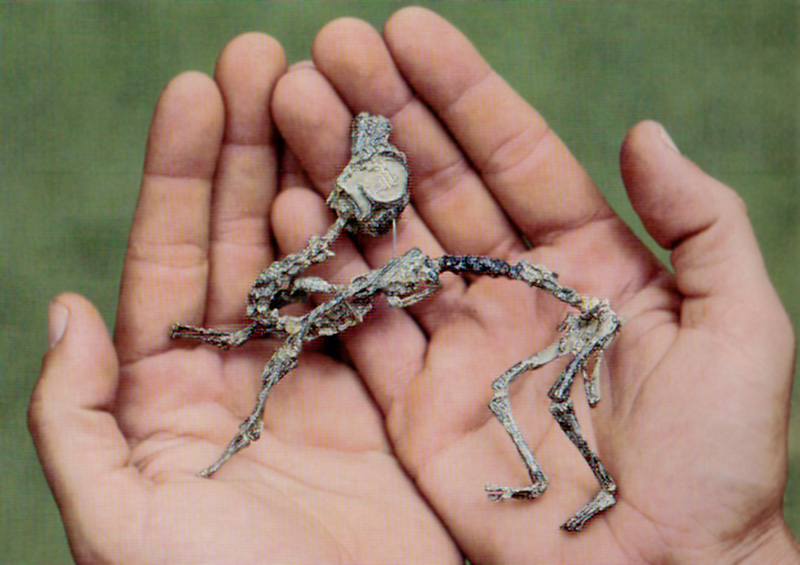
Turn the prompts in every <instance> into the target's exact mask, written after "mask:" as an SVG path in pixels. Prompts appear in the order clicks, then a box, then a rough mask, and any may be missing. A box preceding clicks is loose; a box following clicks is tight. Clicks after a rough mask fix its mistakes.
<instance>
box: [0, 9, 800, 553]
mask: <svg viewBox="0 0 800 565" xmlns="http://www.w3.org/2000/svg"><path fill="white" fill-rule="evenodd" d="M402 5H403V3H392V2H373V3H367V2H352V3H351V2H334V3H308V2H290V3H284V2H277V3H268V2H265V3H251V2H241V3H239V2H229V3H223V2H202V3H195V2H187V3H177V2H169V3H142V2H136V3H129V4H123V3H108V4H106V3H71V2H65V3H37V2H32V3H4V4H0V120H2V121H0V124H1V126H0V127H1V129H0V198H2V200H1V201H0V238H1V239H0V241H2V259H0V269H2V273H0V375H1V376H0V561H2V562H5V563H52V562H68V561H70V556H69V552H68V549H67V545H66V541H65V537H64V533H63V528H62V525H61V523H60V520H59V517H58V514H57V511H56V507H55V504H54V502H53V500H52V497H51V495H50V493H49V490H48V489H47V487H46V485H45V482H44V479H43V477H42V474H41V471H40V470H39V464H38V462H37V460H36V456H35V453H34V450H33V447H32V445H31V442H30V439H29V436H28V433H27V429H26V425H25V409H26V405H27V400H28V396H29V394H30V391H31V388H32V386H33V383H34V381H35V379H36V375H37V373H38V369H39V364H40V359H41V355H42V353H43V352H44V348H45V341H46V327H45V316H46V310H47V303H48V301H49V299H50V298H51V297H52V296H53V295H55V294H56V293H58V292H61V291H65V290H72V291H76V292H79V293H82V294H83V295H85V296H87V297H89V298H90V299H91V300H92V301H94V303H95V304H96V305H97V306H98V307H99V309H100V311H101V312H102V313H103V316H104V317H105V319H106V321H107V322H108V324H109V325H110V326H112V325H113V322H114V310H115V305H116V299H117V294H116V293H117V286H118V282H119V276H120V270H121V266H122V257H123V252H124V249H125V242H126V234H127V230H128V226H129V224H130V221H131V217H132V213H133V208H134V204H135V201H136V195H137V190H138V183H139V175H140V171H141V164H142V160H143V153H144V146H145V139H146V135H147V127H148V122H149V119H150V116H151V112H152V109H153V106H154V104H155V101H156V99H157V96H158V94H159V91H160V90H161V88H162V87H163V86H164V84H165V83H166V82H167V81H168V80H169V79H170V78H171V77H172V76H174V75H175V74H177V73H179V72H181V71H185V70H188V69H197V70H201V71H204V72H207V73H209V74H210V73H211V72H212V70H213V66H214V61H215V58H216V56H217V54H218V53H219V51H220V50H221V49H222V47H223V46H224V45H225V43H227V42H228V41H229V40H230V39H232V38H233V37H235V36H236V35H238V34H240V33H243V32H246V31H251V30H260V31H264V32H267V33H270V34H272V35H273V36H275V37H276V38H277V39H278V40H279V41H280V42H281V43H282V44H283V45H284V46H285V48H286V51H287V54H288V58H289V60H290V62H294V61H298V60H301V59H304V58H307V57H308V56H309V50H310V45H311V41H312V39H313V37H314V35H315V33H316V32H317V31H318V30H319V29H320V28H321V27H322V26H323V25H324V24H325V23H326V22H328V21H330V20H332V19H335V18H336V17H340V16H356V17H360V18H363V19H366V20H368V21H369V22H371V23H372V24H373V25H374V26H376V27H378V28H380V27H381V26H382V25H383V22H384V21H385V20H386V18H387V17H388V16H389V15H390V14H391V13H392V12H393V11H394V10H396V9H397V8H399V7H400V6H402ZM425 5H427V6H429V7H431V8H433V9H434V10H436V11H438V12H439V13H440V14H442V15H443V16H445V17H447V18H448V19H450V21H452V22H453V23H454V24H455V25H456V26H457V27H459V28H460V29H462V30H463V31H464V32H465V33H466V35H467V36H469V37H470V39H472V41H473V42H474V43H475V44H476V45H477V47H478V49H479V50H480V51H481V52H482V53H483V55H484V56H485V57H486V58H487V59H488V60H489V62H490V63H491V64H492V65H493V66H494V67H495V68H496V69H497V70H498V72H499V73H500V74H501V75H503V76H504V77H505V78H506V79H507V80H508V81H509V82H510V83H511V85H512V86H513V87H514V88H516V89H517V90H518V91H519V92H520V93H521V94H522V95H523V96H524V97H525V98H526V99H528V100H529V101H530V102H531V103H533V104H534V105H535V106H536V107H537V108H538V109H539V110H540V111H541V112H542V113H543V114H544V116H545V117H546V118H547V119H548V120H549V122H550V123H551V125H552V126H553V128H554V129H555V130H556V131H557V132H558V133H559V134H560V135H561V137H562V138H563V139H564V140H565V142H566V143H567V145H568V146H570V148H571V149H572V150H573V151H574V153H575V154H576V155H577V157H578V158H579V160H580V161H582V162H583V163H584V165H585V166H586V168H587V169H588V171H589V173H590V174H591V175H592V177H593V178H594V179H595V181H596V182H597V183H598V185H599V186H600V187H601V189H602V190H603V192H604V194H606V195H607V198H608V199H609V200H610V202H611V203H612V204H613V205H614V207H615V208H616V209H617V210H618V211H619V212H620V214H622V216H623V217H624V218H625V219H626V220H627V221H628V222H629V223H630V224H631V225H633V226H634V227H635V229H636V230H637V232H638V233H640V234H642V233H643V232H642V229H641V226H640V224H639V222H638V220H637V219H636V217H635V215H634V214H633V212H632V210H631V208H630V206H629V204H628V203H627V201H626V198H625V195H624V191H623V188H622V183H621V180H620V177H619V170H618V152H619V146H620V143H621V141H622V139H623V137H624V135H625V133H626V131H627V130H628V129H629V128H630V127H631V126H633V125H634V124H635V123H636V122H638V121H640V120H642V119H647V118H650V119H656V120H658V121H660V122H662V123H663V124H665V126H666V127H667V129H668V130H669V131H670V132H671V134H672V136H673V138H674V139H675V141H676V143H677V144H678V146H679V147H680V148H681V150H682V151H683V152H684V153H685V154H686V155H688V156H690V157H691V158H692V159H694V160H695V161H696V162H697V163H698V164H700V165H701V166H702V167H703V168H704V169H705V170H706V171H708V172H709V173H711V174H712V175H714V176H716V177H717V178H719V179H721V180H723V181H724V182H726V183H728V184H730V185H731V186H733V187H735V188H736V189H737V190H738V191H739V193H740V194H741V195H742V197H743V198H744V199H745V201H746V202H747V204H748V207H749V211H750V214H751V218H752V221H753V223H754V225H755V229H756V232H757V234H758V238H759V241H760V243H761V245H762V248H763V251H764V254H765V256H766V260H767V264H768V267H769V270H770V274H771V276H772V278H773V281H774V282H775V285H776V286H777V288H778V291H779V293H780V295H781V297H782V299H783V301H784V304H785V305H786V307H787V308H788V309H789V312H790V313H791V315H792V318H793V320H794V321H795V325H797V322H798V321H800V292H798V289H799V288H800V287H798V274H797V271H798V266H800V261H798V253H800V241H798V237H799V235H800V233H799V232H798V223H797V219H798V217H800V216H798V213H799V212H800V193H799V192H798V188H799V187H798V174H797V173H798V155H799V153H798V144H797V142H798V108H800V106H799V105H798V92H799V89H798V69H800V57H799V55H800V52H799V51H798V21H799V20H798V15H799V13H798V5H796V4H794V3H781V2H762V1H758V2H729V1H725V2H722V1H718V2H661V3H655V2H652V3H651V2H642V3H640V2H626V3H624V4H623V3H618V2H570V3H558V4H555V3H550V2H537V3H524V2H513V3H504V2H497V3H495V2H493V3H484V2H462V3H450V2H433V3H427V4H425ZM431 72H436V69H431ZM660 256H661V257H662V258H665V255H664V254H663V253H662V254H660ZM795 398H797V393H795ZM709 401H710V402H724V401H725V399H724V398H719V399H709ZM791 428H792V434H791V463H790V480H789V488H788V491H787V496H786V505H785V510H786V515H787V518H788V520H789V523H790V525H791V527H792V529H793V530H794V531H795V532H796V533H797V532H800V433H799V432H800V418H798V417H797V416H795V417H794V418H793V419H792V421H791ZM653 488H658V485H653Z"/></svg>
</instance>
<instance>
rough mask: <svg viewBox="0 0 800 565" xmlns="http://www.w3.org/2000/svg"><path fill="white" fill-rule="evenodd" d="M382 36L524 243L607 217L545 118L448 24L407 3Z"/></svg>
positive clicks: (597, 196) (600, 199)
mask: <svg viewBox="0 0 800 565" xmlns="http://www.w3.org/2000/svg"><path fill="white" fill-rule="evenodd" d="M384 37H385V39H386V44H387V46H388V48H389V51H390V53H391V54H392V58H393V59H394V61H395V63H396V64H397V66H398V68H399V69H400V72H401V73H402V74H403V76H404V77H405V79H406V81H407V82H408V83H409V84H410V85H411V87H412V88H413V89H414V91H415V92H416V93H417V94H418V95H419V97H420V98H421V99H422V100H424V101H425V103H426V104H427V105H428V106H430V107H431V109H432V110H433V111H434V112H435V113H436V115H437V116H438V117H439V118H440V119H441V120H442V122H443V123H444V124H445V126H446V127H447V129H448V130H449V131H450V132H451V134H452V135H453V137H454V138H455V140H456V142H457V143H458V144H459V145H460V146H461V148H462V150H463V151H464V152H465V153H466V155H467V156H468V157H469V159H470V161H471V162H472V164H473V166H474V167H475V168H476V169H477V170H478V172H479V173H480V175H481V177H482V178H483V180H484V182H485V183H486V184H487V186H488V187H489V189H490V190H491V191H492V193H493V195H494V197H495V198H496V199H497V201H498V202H499V203H500V204H501V206H502V207H503V209H504V210H505V212H506V214H508V216H509V217H510V218H511V220H512V221H513V223H514V224H515V225H516V226H518V227H519V229H520V230H521V231H522V232H523V234H524V235H525V236H526V237H527V238H528V240H529V241H530V242H531V243H534V244H536V243H538V242H540V241H542V240H543V239H546V238H548V237H549V236H552V235H553V234H558V233H560V232H562V231H564V230H570V229H574V228H577V227H580V226H582V225H585V224H587V223H589V222H590V221H592V220H594V219H597V218H605V217H610V216H611V215H612V214H613V212H612V211H611V209H610V207H609V206H608V205H607V204H606V202H605V200H604V199H603V197H602V196H601V195H600V193H599V191H598V190H597V188H596V187H595V186H594V184H593V183H592V181H591V179H590V178H589V177H588V175H587V174H586V172H585V171H584V170H583V168H582V167H581V166H580V164H579V163H578V162H577V161H576V160H575V158H574V157H573V156H572V154H571V153H570V152H569V150H568V149H567V148H566V147H565V146H564V144H563V143H562V142H561V140H560V139H559V138H558V137H557V136H556V135H555V134H554V133H553V132H552V130H550V128H549V127H548V125H547V123H546V122H545V120H544V119H543V118H542V117H541V116H540V115H539V114H538V113H537V112H536V111H535V110H534V109H533V108H531V107H530V105H529V104H528V103H527V102H526V101H525V100H523V99H522V98H521V97H520V96H519V95H518V94H517V93H516V92H515V91H514V90H513V89H512V88H511V87H510V86H509V85H508V84H507V83H506V82H505V81H503V79H502V78H501V77H500V76H498V75H497V74H496V73H495V72H494V71H493V70H492V69H491V67H490V66H489V65H488V63H486V61H484V60H483V58H482V57H481V56H480V54H479V53H478V52H477V51H476V50H475V48H474V47H473V45H472V44H471V43H470V42H469V40H468V39H467V38H466V37H464V35H463V34H462V33H461V32H460V31H458V30H457V29H456V28H454V27H453V26H452V25H451V24H449V23H448V22H447V21H445V20H444V19H443V18H441V17H439V16H438V15H436V14H434V13H433V12H430V11H428V10H425V9H422V8H406V9H403V10H400V11H399V12H397V13H396V14H395V15H394V16H392V18H390V19H389V21H388V22H387V23H386V26H385V28H384ZM431 69H435V70H436V72H431Z"/></svg>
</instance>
